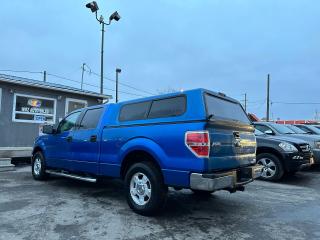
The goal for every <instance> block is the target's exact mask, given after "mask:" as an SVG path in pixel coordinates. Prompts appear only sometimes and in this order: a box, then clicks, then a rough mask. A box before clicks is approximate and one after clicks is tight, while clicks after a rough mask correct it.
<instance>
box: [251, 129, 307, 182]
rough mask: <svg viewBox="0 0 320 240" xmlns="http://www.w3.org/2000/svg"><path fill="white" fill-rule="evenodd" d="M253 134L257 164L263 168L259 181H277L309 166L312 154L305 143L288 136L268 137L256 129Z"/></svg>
mask: <svg viewBox="0 0 320 240" xmlns="http://www.w3.org/2000/svg"><path fill="white" fill-rule="evenodd" d="M255 134H256V138H257V163H258V164H260V165H262V166H263V170H262V173H261V177H260V178H261V179H263V180H268V181H277V180H279V179H281V178H282V177H283V176H284V175H285V174H294V173H296V172H297V171H299V170H300V169H303V168H305V167H308V166H310V164H311V157H312V152H311V148H310V145H309V144H308V143H307V142H305V141H303V140H300V139H297V138H292V137H288V136H280V135H278V136H270V135H267V134H265V133H263V132H261V131H259V130H258V129H256V131H255Z"/></svg>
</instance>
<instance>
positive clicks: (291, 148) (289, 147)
mask: <svg viewBox="0 0 320 240" xmlns="http://www.w3.org/2000/svg"><path fill="white" fill-rule="evenodd" d="M279 147H281V148H282V149H283V151H285V152H298V149H297V148H296V147H295V146H293V145H292V144H290V143H287V142H282V143H280V144H279Z"/></svg>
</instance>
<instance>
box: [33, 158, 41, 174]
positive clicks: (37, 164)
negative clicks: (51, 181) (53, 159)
mask: <svg viewBox="0 0 320 240" xmlns="http://www.w3.org/2000/svg"><path fill="white" fill-rule="evenodd" d="M40 171H41V159H40V158H36V159H35V160H34V163H33V172H34V174H35V175H39V174H40Z"/></svg>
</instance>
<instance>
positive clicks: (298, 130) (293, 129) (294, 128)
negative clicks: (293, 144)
mask: <svg viewBox="0 0 320 240" xmlns="http://www.w3.org/2000/svg"><path fill="white" fill-rule="evenodd" d="M286 126H287V127H288V128H290V129H291V130H292V131H294V132H295V133H299V134H306V132H305V131H304V130H302V129H300V128H298V127H296V126H294V125H286Z"/></svg>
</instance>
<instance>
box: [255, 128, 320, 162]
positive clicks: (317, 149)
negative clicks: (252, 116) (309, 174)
mask: <svg viewBox="0 0 320 240" xmlns="http://www.w3.org/2000/svg"><path fill="white" fill-rule="evenodd" d="M254 125H255V128H256V129H258V130H260V131H261V132H263V133H265V134H268V135H273V136H290V137H294V138H297V139H301V140H304V141H306V142H307V143H309V145H310V147H311V149H312V153H313V158H312V160H313V161H314V163H316V164H318V163H320V137H319V136H316V135H308V134H299V133H295V132H294V131H293V130H291V129H290V128H288V127H287V126H285V125H282V124H277V123H273V122H255V123H254Z"/></svg>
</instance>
